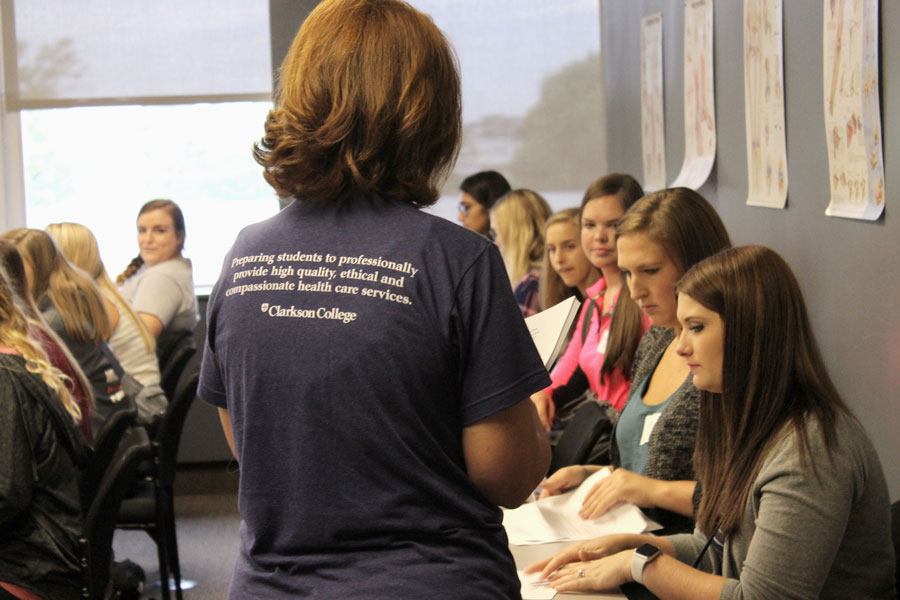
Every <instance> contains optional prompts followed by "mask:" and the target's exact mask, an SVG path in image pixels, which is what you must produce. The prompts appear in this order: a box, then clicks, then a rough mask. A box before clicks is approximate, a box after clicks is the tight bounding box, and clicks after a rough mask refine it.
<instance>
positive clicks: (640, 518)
mask: <svg viewBox="0 0 900 600" xmlns="http://www.w3.org/2000/svg"><path fill="white" fill-rule="evenodd" d="M609 474H610V470H609V469H600V470H599V471H597V472H596V473H594V474H592V475H591V476H590V477H588V478H587V479H585V480H584V482H582V484H581V485H580V486H578V487H577V488H576V489H575V490H574V491H571V492H568V493H566V494H560V495H559V496H551V497H549V498H544V499H543V500H538V501H537V502H529V503H528V504H523V505H522V506H520V507H519V508H516V509H513V510H505V511H503V526H504V527H505V528H506V535H507V536H508V537H509V543H510V544H516V545H519V546H527V545H531V544H548V543H551V542H567V541H572V540H589V539H591V538H595V537H598V536H601V535H609V534H612V533H644V532H646V531H652V530H655V529H659V528H660V525H659V524H658V523H656V522H654V521H652V520H651V519H648V518H647V517H646V516H645V515H644V513H642V512H641V510H640V509H639V508H638V507H636V506H635V505H633V504H624V503H623V504H618V505H616V506H614V507H613V508H611V509H610V510H609V511H608V512H607V513H606V514H604V515H601V516H600V517H597V518H596V519H582V518H581V517H579V516H578V511H580V510H581V506H582V505H583V504H584V499H585V498H586V497H587V495H588V492H590V491H591V488H593V487H594V485H595V484H596V483H597V482H598V481H600V480H601V479H604V478H606V477H609Z"/></svg>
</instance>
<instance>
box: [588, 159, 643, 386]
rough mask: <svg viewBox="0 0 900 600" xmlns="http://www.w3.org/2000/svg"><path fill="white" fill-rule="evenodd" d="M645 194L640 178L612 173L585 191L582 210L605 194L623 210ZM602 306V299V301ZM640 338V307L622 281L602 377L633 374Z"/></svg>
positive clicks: (602, 366) (604, 357) (626, 209)
mask: <svg viewBox="0 0 900 600" xmlns="http://www.w3.org/2000/svg"><path fill="white" fill-rule="evenodd" d="M643 195H644V190H643V188H642V187H641V184H640V183H638V181H637V179H635V178H634V177H632V176H631V175H628V174H627V173H609V174H607V175H604V176H603V177H600V178H599V179H596V180H594V181H593V182H592V183H591V185H589V186H588V188H587V190H585V192H584V197H583V198H582V200H581V213H579V217H580V215H583V214H584V207H585V206H587V204H588V202H590V201H591V200H596V199H597V198H603V197H604V196H615V197H616V198H618V199H619V201H620V202H621V203H622V210H623V211H626V212H627V211H628V209H630V208H631V207H632V205H634V203H635V202H637V201H638V200H639V199H640V198H641V197H642V196H643ZM601 307H602V302H601ZM640 341H641V309H640V308H639V307H638V305H637V303H636V302H635V301H634V300H632V299H631V294H630V293H629V292H628V285H627V284H626V283H624V282H623V284H622V289H621V291H620V292H619V298H618V300H616V306H615V308H613V313H612V317H611V321H610V324H609V339H608V341H607V345H606V352H605V354H604V356H603V364H602V365H601V366H600V381H601V382H602V381H603V380H604V379H605V378H606V376H607V375H612V373H613V372H614V371H615V370H616V369H619V370H620V371H621V372H622V374H623V375H625V377H628V378H630V377H631V368H632V367H633V366H634V353H635V351H636V350H637V347H638V344H639V343H640Z"/></svg>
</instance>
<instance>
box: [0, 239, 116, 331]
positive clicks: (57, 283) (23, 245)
mask: <svg viewBox="0 0 900 600" xmlns="http://www.w3.org/2000/svg"><path fill="white" fill-rule="evenodd" d="M2 237H3V239H5V240H7V241H9V242H12V243H13V244H15V246H16V248H17V249H18V250H19V254H21V256H22V260H23V261H24V262H25V264H27V265H28V266H29V267H30V268H31V272H32V282H31V295H32V297H33V298H34V299H35V301H36V302H38V303H40V302H41V300H42V299H43V297H44V295H46V296H47V297H48V298H49V299H50V302H52V303H53V306H55V307H56V309H57V311H59V316H60V318H62V322H63V326H64V327H65V329H66V335H68V336H69V337H70V338H72V339H74V340H78V341H79V342H87V341H92V342H95V343H96V342H101V341H103V340H106V339H109V336H110V334H111V333H112V327H111V325H110V322H109V316H108V315H107V314H106V306H105V305H104V304H103V297H102V296H101V295H100V290H99V289H98V288H97V286H96V284H94V281H93V280H92V279H91V278H90V277H88V276H87V274H86V273H85V272H84V271H82V270H81V269H79V268H77V267H73V266H72V265H71V263H69V261H68V260H66V257H65V256H64V255H63V253H62V252H61V251H60V249H59V248H58V247H57V246H56V242H54V241H53V238H52V237H50V234H49V233H47V232H46V231H41V230H40V229H24V228H22V229H11V230H9V231H7V232H5V233H3V236H2Z"/></svg>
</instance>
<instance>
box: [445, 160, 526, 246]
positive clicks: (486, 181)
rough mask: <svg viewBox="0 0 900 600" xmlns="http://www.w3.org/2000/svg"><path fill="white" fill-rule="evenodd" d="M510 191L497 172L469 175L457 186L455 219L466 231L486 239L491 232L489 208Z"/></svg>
mask: <svg viewBox="0 0 900 600" xmlns="http://www.w3.org/2000/svg"><path fill="white" fill-rule="evenodd" d="M510 189H512V188H510V187H509V182H508V181H506V178H505V177H504V176H503V175H501V174H500V173H498V172H497V171H480V172H478V173H475V174H474V175H469V176H468V177H466V178H465V179H463V181H462V183H461V184H460V186H459V191H460V198H459V215H458V216H457V219H458V220H459V222H460V223H462V226H463V227H465V228H466V229H471V230H472V231H474V232H475V233H480V234H481V235H483V236H484V237H488V236H489V234H490V230H491V219H490V212H491V208H493V206H494V203H495V202H496V201H497V200H498V199H500V198H502V197H503V195H504V194H506V193H507V192H509V190H510Z"/></svg>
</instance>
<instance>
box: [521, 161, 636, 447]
mask: <svg viewBox="0 0 900 600" xmlns="http://www.w3.org/2000/svg"><path fill="white" fill-rule="evenodd" d="M643 195H644V191H643V190H642V189H641V185H640V184H639V183H638V182H637V180H635V179H634V177H632V176H631V175H626V174H624V173H611V174H608V175H604V176H603V177H600V178H599V179H597V180H596V181H594V182H593V183H591V185H590V186H588V188H587V190H585V193H584V199H583V200H582V202H581V209H580V211H579V224H580V231H581V236H580V241H581V248H582V250H583V252H584V255H585V256H587V259H588V261H589V263H590V264H591V265H592V266H593V267H594V269H595V270H596V271H597V272H598V273H599V277H598V278H597V280H596V281H595V282H594V283H593V284H592V285H591V286H590V287H588V288H586V289H585V296H586V299H585V302H584V304H583V305H582V309H581V313H580V314H579V316H578V321H577V323H576V325H575V332H574V333H573V334H572V340H571V341H570V342H569V345H568V346H567V347H566V351H565V353H564V354H563V355H562V356H561V357H560V359H559V362H558V363H557V365H556V367H555V368H554V369H553V372H552V373H551V376H550V378H551V379H552V381H553V383H552V384H551V385H550V386H549V387H547V388H546V389H544V390H543V391H541V392H538V393H537V394H534V395H533V396H532V397H531V401H532V402H534V404H535V407H536V408H537V411H538V415H539V416H540V417H541V422H542V423H543V424H544V427H545V428H547V430H548V431H549V430H551V429H553V428H554V422H555V421H556V412H557V410H556V409H557V406H563V405H564V404H567V403H570V402H571V401H572V400H573V399H575V398H578V397H579V396H580V395H581V394H582V393H584V392H585V391H588V390H590V391H591V392H593V393H594V394H596V397H597V398H596V399H597V401H599V402H608V403H609V404H610V405H612V407H613V408H614V409H616V410H619V409H621V408H622V406H623V405H624V403H625V399H626V397H627V395H628V389H629V387H630V380H631V367H632V363H633V360H634V353H635V350H636V349H637V346H638V342H640V340H641V336H642V335H643V334H644V331H646V329H647V327H649V322H648V320H647V319H646V317H643V316H642V315H641V312H640V310H639V309H638V307H637V305H636V304H635V303H634V301H632V300H631V299H630V298H629V297H628V295H627V288H626V287H625V286H623V278H622V276H621V273H620V272H619V267H618V265H617V263H616V238H615V233H616V223H618V222H619V220H620V219H621V218H622V217H623V216H624V215H625V212H626V211H627V210H628V209H629V208H630V207H631V206H632V205H633V204H634V203H635V202H636V201H637V200H638V199H639V198H640V197H641V196H643ZM623 289H624V290H625V293H626V295H625V296H623V297H622V298H621V301H620V298H619V296H620V292H621V291H622V290H623ZM562 426H563V425H562V424H561V423H556V428H557V429H559V428H561V427H562Z"/></svg>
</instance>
